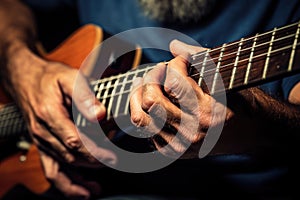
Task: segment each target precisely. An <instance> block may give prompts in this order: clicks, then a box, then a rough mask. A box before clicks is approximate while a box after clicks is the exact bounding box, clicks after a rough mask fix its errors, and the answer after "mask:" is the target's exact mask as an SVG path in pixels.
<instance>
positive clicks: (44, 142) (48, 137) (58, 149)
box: [30, 121, 75, 162]
mask: <svg viewBox="0 0 300 200" xmlns="http://www.w3.org/2000/svg"><path fill="white" fill-rule="evenodd" d="M30 123H31V124H32V125H31V126H30V132H31V133H32V136H33V140H34V141H35V142H36V144H38V147H39V148H42V149H44V150H46V151H48V152H49V153H50V152H51V154H53V156H56V157H58V158H62V159H64V160H65V161H67V162H73V161H74V160H75V158H74V156H73V155H72V154H71V153H70V152H69V150H68V149H67V147H66V146H65V145H64V143H62V142H61V141H60V140H59V139H58V138H56V137H54V136H53V135H52V134H51V133H50V132H49V129H48V127H45V126H43V125H41V124H39V123H34V122H33V121H31V122H30Z"/></svg>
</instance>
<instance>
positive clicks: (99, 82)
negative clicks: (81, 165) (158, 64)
mask: <svg viewBox="0 0 300 200" xmlns="http://www.w3.org/2000/svg"><path fill="white" fill-rule="evenodd" d="M294 36H295V34H293V35H289V36H285V37H284V38H280V39H277V40H275V41H273V43H274V42H278V41H282V40H285V39H287V38H291V37H294ZM270 43H271V42H266V43H263V44H259V45H256V46H255V48H258V47H261V46H264V45H266V46H265V48H263V49H268V47H269V45H270ZM298 44H299V43H297V46H298ZM226 47H228V46H226ZM251 49H252V47H249V48H246V49H242V50H241V51H240V52H241V53H240V57H242V53H245V51H248V50H251ZM263 49H261V50H263ZM271 53H272V52H271ZM234 54H236V52H233V53H230V54H224V55H223V57H225V58H226V57H228V56H229V55H234ZM261 55H262V56H264V55H266V54H265V53H264V54H258V55H256V56H261ZM217 59H218V57H216V58H212V59H210V61H211V60H214V61H216V60H217ZM245 60H247V59H245ZM224 61H226V59H225V60H223V62H224ZM239 62H240V61H239ZM201 64H203V62H197V63H193V64H192V66H196V65H201ZM230 64H232V63H230ZM154 67H155V66H148V67H146V68H143V69H136V70H131V71H129V72H128V73H129V74H130V73H131V74H137V73H140V72H143V71H146V70H150V69H152V68H154ZM225 67H227V65H226V66H224V65H223V66H222V67H221V68H220V69H222V68H225ZM211 70H214V69H209V70H206V71H204V72H203V73H207V72H209V71H211ZM126 74H127V73H126ZM126 74H125V75H126ZM125 75H124V74H120V75H115V76H111V77H107V78H103V79H99V80H96V81H94V82H91V85H92V86H95V85H97V84H102V83H105V82H108V81H112V80H114V79H118V78H123V77H122V76H125ZM126 83H127V82H125V83H124V82H119V84H118V85H112V86H111V88H114V87H115V86H116V87H118V86H122V85H123V84H126ZM103 89H109V88H106V87H104V88H103Z"/></svg>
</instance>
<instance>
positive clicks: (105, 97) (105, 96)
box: [101, 80, 111, 105]
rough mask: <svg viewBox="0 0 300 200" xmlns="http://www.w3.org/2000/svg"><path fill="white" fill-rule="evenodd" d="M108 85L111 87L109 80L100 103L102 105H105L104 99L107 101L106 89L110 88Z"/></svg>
mask: <svg viewBox="0 0 300 200" xmlns="http://www.w3.org/2000/svg"><path fill="white" fill-rule="evenodd" d="M110 85H111V80H109V81H108V82H107V87H106V89H105V92H104V94H103V99H102V102H101V103H102V104H103V105H105V103H106V99H107V95H108V91H109V89H108V88H109V87H110Z"/></svg>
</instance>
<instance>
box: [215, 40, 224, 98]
mask: <svg viewBox="0 0 300 200" xmlns="http://www.w3.org/2000/svg"><path fill="white" fill-rule="evenodd" d="M225 48H226V43H225V44H223V47H222V49H221V52H220V55H219V59H218V64H217V67H216V71H215V75H214V80H213V83H212V87H211V94H213V93H214V92H215V87H216V82H217V77H218V75H219V70H220V66H221V62H222V57H223V53H224V50H225Z"/></svg>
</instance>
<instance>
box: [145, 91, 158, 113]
mask: <svg viewBox="0 0 300 200" xmlns="http://www.w3.org/2000/svg"><path fill="white" fill-rule="evenodd" d="M154 104H158V98H157V96H155V95H153V94H149V95H146V96H144V97H143V103H142V108H143V109H145V110H147V111H148V110H149V108H151V107H152V106H153V105H154Z"/></svg>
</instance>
